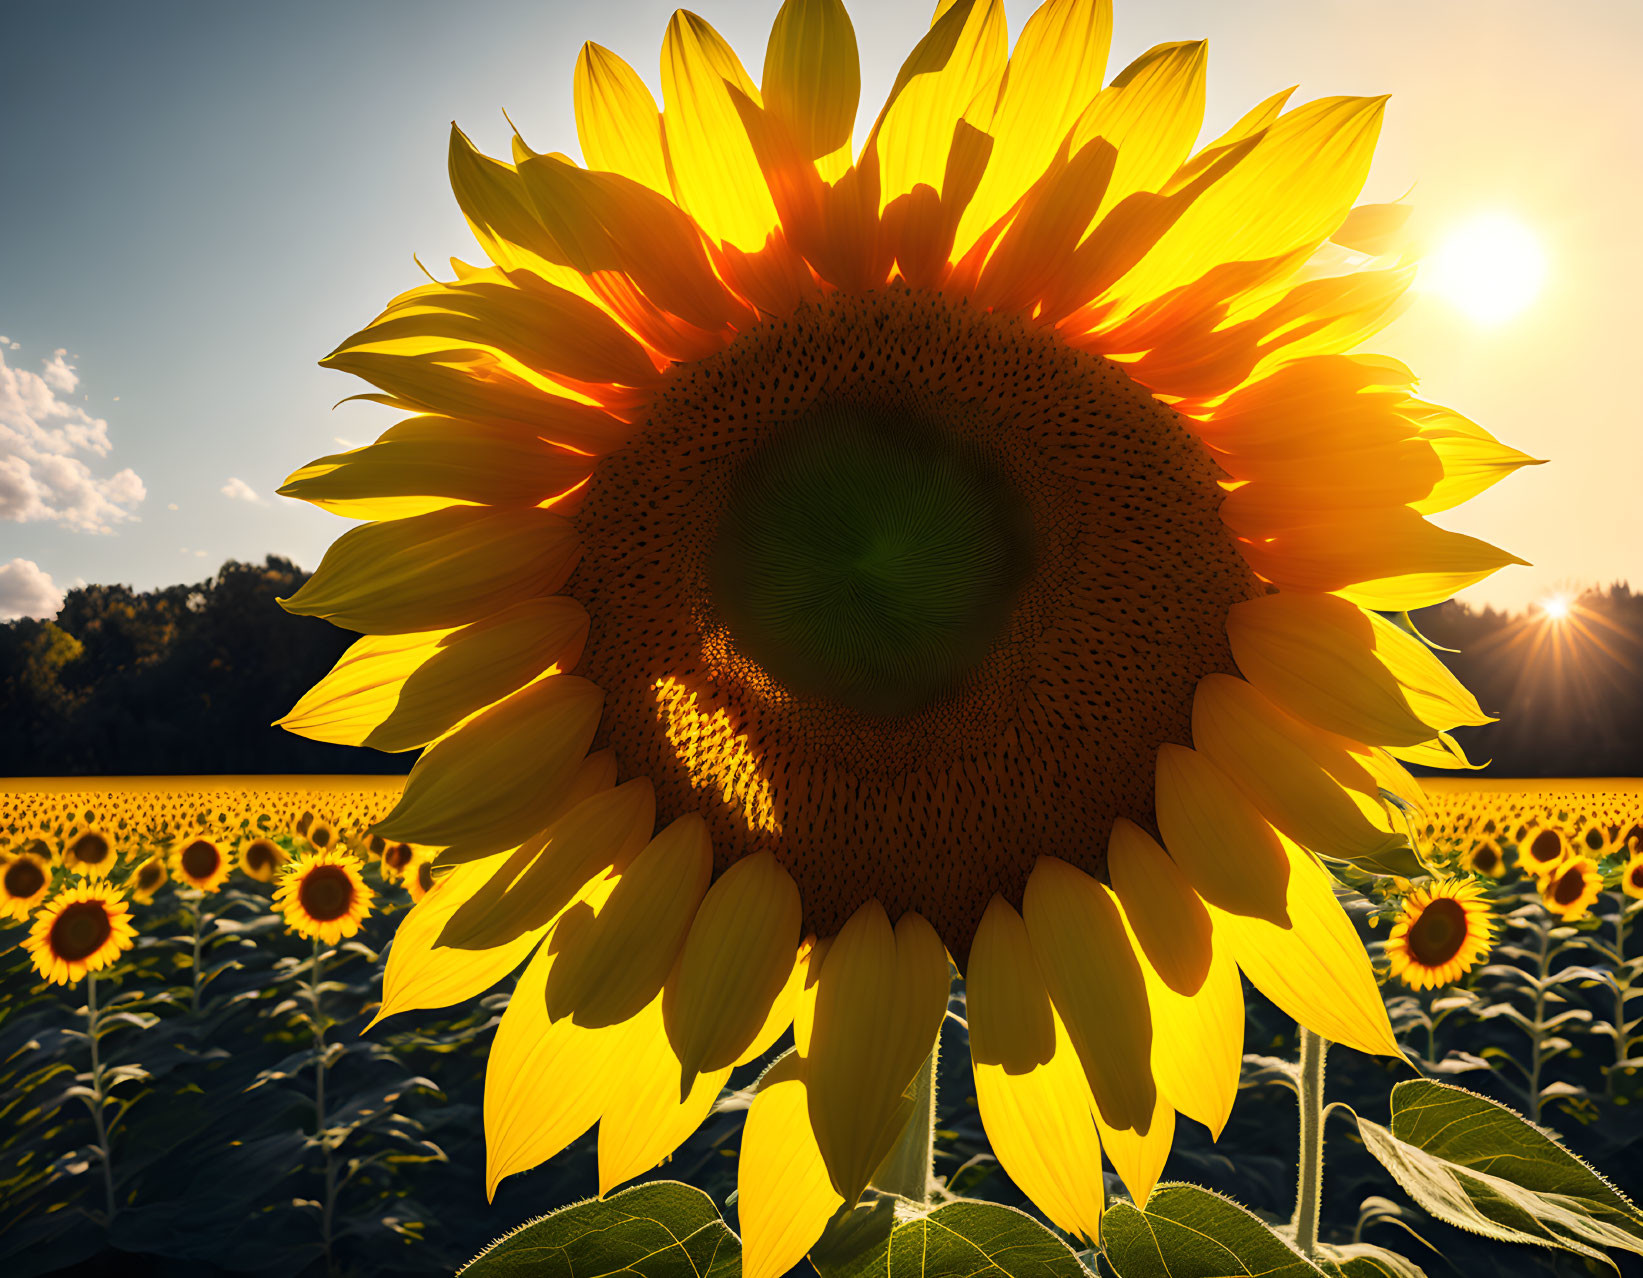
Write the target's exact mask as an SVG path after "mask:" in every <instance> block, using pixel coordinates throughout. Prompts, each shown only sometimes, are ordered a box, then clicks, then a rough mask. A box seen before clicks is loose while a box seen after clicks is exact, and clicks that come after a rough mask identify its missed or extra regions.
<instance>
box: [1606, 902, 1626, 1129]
mask: <svg viewBox="0 0 1643 1278" xmlns="http://www.w3.org/2000/svg"><path fill="white" fill-rule="evenodd" d="M1616 895H1619V894H1618V893H1617V894H1616ZM1625 970H1626V898H1625V897H1624V896H1623V895H1621V896H1620V899H1619V903H1618V905H1617V906H1616V909H1615V916H1614V1026H1615V1036H1614V1066H1613V1067H1612V1068H1611V1069H1610V1070H1609V1071H1608V1077H1607V1078H1605V1079H1604V1080H1603V1094H1604V1095H1605V1096H1606V1097H1608V1098H1609V1099H1610V1100H1613V1099H1614V1080H1615V1075H1616V1074H1618V1073H1620V1068H1621V1066H1622V1065H1624V1064H1625V1062H1626V1059H1627V1057H1628V1055H1629V1053H1628V1052H1627V1050H1626V1049H1627V1042H1626V995H1627V994H1628V993H1629V989H1628V987H1627V986H1626V985H1624V984H1622V982H1623V981H1624V980H1625V978H1624V977H1623V976H1622V975H1621V973H1622V972H1624V971H1625Z"/></svg>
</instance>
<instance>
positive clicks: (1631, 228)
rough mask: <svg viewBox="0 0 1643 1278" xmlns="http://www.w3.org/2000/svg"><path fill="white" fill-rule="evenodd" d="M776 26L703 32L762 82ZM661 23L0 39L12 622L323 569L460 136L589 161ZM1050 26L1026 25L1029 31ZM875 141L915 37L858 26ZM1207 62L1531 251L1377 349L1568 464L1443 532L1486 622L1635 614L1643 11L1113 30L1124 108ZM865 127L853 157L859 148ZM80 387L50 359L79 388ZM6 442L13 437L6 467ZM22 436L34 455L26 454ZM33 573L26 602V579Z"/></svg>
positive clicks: (1217, 109) (1165, 2) (164, 20)
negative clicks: (317, 462)
mask: <svg viewBox="0 0 1643 1278" xmlns="http://www.w3.org/2000/svg"><path fill="white" fill-rule="evenodd" d="M775 9H776V4H775V3H773V2H762V3H704V6H703V8H702V12H703V14H704V16H706V17H707V18H708V19H709V20H710V21H712V22H713V23H714V24H715V25H716V26H718V27H719V29H720V30H721V31H722V32H723V33H724V34H725V35H726V36H727V37H728V38H729V39H730V40H731V42H732V43H733V44H734V45H735V46H736V47H737V48H738V50H739V51H740V52H741V54H742V57H743V60H744V62H746V63H747V64H748V65H749V67H750V68H751V69H752V70H753V71H754V74H755V75H757V73H758V69H759V67H760V65H761V64H762V61H763V49H764V40H765V37H766V35H767V33H768V30H769V24H770V19H771V17H772V16H773V15H774V13H775ZM670 12H671V8H670V6H668V5H665V4H660V3H637V2H635V0H606V2H605V3H602V4H599V5H596V6H594V5H555V4H543V3H530V4H524V3H511V2H510V3H468V4H463V5H453V4H449V3H421V2H417V0H393V2H392V3H387V2H380V3H325V4H321V3H293V2H290V0H282V3H279V4H220V3H163V2H160V0H153V2H151V3H144V4H141V5H131V4H126V3H118V4H112V3H111V4H80V3H72V2H67V0H59V2H48V3H36V4H29V3H15V2H14V3H12V4H9V5H7V6H6V8H5V10H4V12H3V14H0V120H3V121H4V126H3V132H0V137H3V139H4V140H3V142H0V147H3V152H0V162H3V163H0V173H3V174H4V175H5V177H4V181H3V185H0V334H3V335H4V336H5V337H6V339H7V341H6V342H5V343H4V344H0V360H3V362H4V368H3V369H0V443H3V444H4V445H5V449H4V451H0V616H4V615H9V614H15V613H16V612H19V611H28V610H30V609H31V608H32V609H34V610H37V611H39V610H45V611H49V609H48V608H46V605H47V604H49V603H50V601H51V600H52V599H53V597H54V594H55V592H57V591H60V590H62V589H63V588H65V587H67V586H70V585H72V584H73V583H75V582H78V581H124V582H128V583H131V584H133V585H135V586H138V587H149V586H155V585H162V584H167V583H171V582H176V581H190V580H197V579H199V578H202V577H204V576H207V575H209V573H210V572H212V571H213V570H214V569H215V568H216V567H217V565H218V564H220V563H221V562H222V560H223V559H225V558H228V557H230V556H232V557H237V558H242V559H260V558H261V557H262V556H263V555H264V554H266V553H269V552H276V553H280V554H285V555H289V556H290V557H292V558H294V559H295V560H296V561H297V562H299V563H300V564H303V565H305V566H308V567H312V566H313V565H314V564H316V563H317V562H318V560H319V557H320V555H321V554H322V553H323V551H324V548H325V546H326V545H327V544H329V542H330V541H331V540H332V539H333V538H334V537H335V536H336V535H337V534H338V533H339V532H340V531H341V530H342V529H343V528H344V527H345V526H346V525H345V524H343V522H342V521H340V520H337V519H335V518H333V517H331V516H327V515H324V514H321V513H319V512H317V511H314V510H311V509H309V508H307V507H304V506H301V505H300V504H298V503H294V502H288V501H285V500H284V499H281V498H277V497H274V496H273V495H272V493H273V489H274V488H275V487H276V486H277V485H278V484H279V483H280V481H281V480H282V479H283V477H284V476H285V475H286V474H287V473H289V472H290V471H291V470H293V469H295V468H296V467H297V466H299V465H301V464H302V463H303V462H305V461H307V460H308V459H309V458H311V457H313V456H316V455H319V454H322V453H327V452H333V451H337V450H338V449H339V448H340V447H344V446H349V445H352V444H356V443H364V442H367V441H369V440H370V439H372V438H374V437H375V436H376V434H378V433H379V432H380V431H381V430H382V429H383V428H384V427H385V426H387V425H388V424H390V423H391V422H392V421H393V420H395V415H394V414H392V413H389V412H387V411H386V410H383V409H380V408H377V407H375V406H371V405H361V404H349V405H344V406H343V407H341V408H339V409H337V410H335V411H332V409H331V405H332V404H334V403H335V402H336V401H337V400H339V399H341V398H343V397H344V396H345V395H349V394H352V393H354V391H355V390H357V389H362V388H361V387H359V386H357V385H356V384H354V383H353V382H351V380H350V379H348V378H346V377H343V376H341V375H339V374H335V373H328V372H324V371H322V370H321V369H319V368H318V367H316V365H315V361H316V360H317V359H318V358H319V357H320V356H322V355H323V354H325V352H326V351H328V350H330V349H331V347H332V346H334V345H335V344H336V342H337V341H338V340H339V339H340V338H342V337H343V336H345V335H347V334H348V333H349V332H351V331H352V330H353V329H355V328H357V327H359V326H360V325H361V324H363V323H364V322H365V321H366V320H368V319H369V318H370V317H371V316H372V315H373V314H375V312H376V311H377V310H378V309H380V307H381V305H382V303H383V302H385V301H386V300H387V299H388V298H389V297H391V296H393V295H394V294H395V293H397V292H399V291H401V290H402V289H404V288H407V287H411V286H413V285H414V284H415V283H417V282H418V281H419V280H420V278H421V276H420V273H419V272H418V271H417V270H416V267H415V265H414V264H413V262H412V260H411V255H412V254H413V253H416V254H418V255H420V256H421V258H422V260H423V261H424V262H427V263H428V264H429V265H430V266H431V267H436V269H439V268H440V267H442V265H443V263H444V260H445V258H447V257H448V256H450V255H452V254H456V255H458V256H463V257H468V258H472V257H474V256H476V255H477V250H476V249H475V248H474V246H473V243H472V241H471V239H470V237H469V235H468V233H467V230H466V227H465V226H464V225H463V223H462V220H461V217H460V215H459V214H458V212H457V210H456V208H455V205H454V203H453V202H452V200H451V198H450V196H449V192H448V190H447V188H446V185H445V148H446V140H447V133H448V129H449V124H450V121H452V120H453V119H454V120H456V121H458V122H459V123H460V124H461V125H462V126H463V128H464V130H465V131H467V132H468V134H469V136H470V137H472V138H473V139H474V141H475V142H476V143H477V144H478V145H480V146H481V147H482V148H484V149H486V150H488V151H490V152H492V153H493V154H499V155H506V153H507V139H508V134H509V130H508V127H507V124H506V122H505V121H504V120H503V117H502V109H503V108H506V109H507V110H508V112H509V114H510V115H511V116H512V117H513V119H514V121H515V122H516V123H517V124H518V125H519V127H520V129H521V131H522V132H523V133H524V135H525V137H526V138H527V139H528V140H529V141H530V142H531V143H532V145H533V146H535V147H536V148H537V149H538V150H565V151H568V152H570V153H571V154H578V151H577V148H576V140H575V129H574V125H573V122H572V114H571V89H570V85H571V69H572V67H573V65H574V62H575V58H576V53H577V50H578V48H579V47H580V45H581V43H582V42H583V41H584V40H589V39H591V40H596V41H598V42H599V43H601V44H604V45H607V46H609V47H611V48H613V49H615V50H616V51H617V52H618V53H620V54H622V55H623V56H624V57H626V58H627V59H628V60H629V61H630V62H631V63H633V64H634V65H635V67H636V68H637V69H638V70H639V71H640V73H641V74H642V75H643V76H645V78H646V79H647V80H649V81H650V82H651V84H652V87H653V88H654V87H656V85H657V81H658V76H657V51H658V49H659V47H660V43H661V37H662V32H663V30H664V28H665V26H666V23H667V19H668V15H669V13H670ZM1028 12H1029V10H1028V8H1027V7H1025V6H1021V5H1011V6H1009V13H1010V25H1011V29H1012V33H1013V32H1014V31H1015V30H1017V29H1019V27H1020V24H1021V23H1022V21H1024V20H1025V18H1026V16H1027V14H1028ZM853 16H854V18H855V21H856V26H857V31H858V36H859V38H860V42H861V45H862V52H863V62H864V71H863V81H864V90H863V111H864V116H866V117H867V118H870V114H871V111H872V110H874V109H876V107H877V104H878V102H879V101H880V100H881V98H882V95H883V93H884V91H885V90H886V89H887V88H888V85H889V83H890V80H891V79H892V77H893V75H894V72H895V68H896V66H897V65H898V64H899V62H900V59H901V58H902V57H903V56H904V55H905V52H906V51H907V50H908V49H909V48H911V46H912V44H913V42H914V41H915V40H916V39H917V37H918V35H919V34H920V33H921V32H922V31H923V29H924V28H925V26H926V25H927V23H928V20H929V12H928V7H927V6H926V5H925V4H924V3H922V2H921V3H918V4H907V3H901V2H900V0H886V2H884V3H878V4H875V5H872V6H866V5H856V6H855V7H854V11H853ZM1201 36H1207V37H1208V38H1209V40H1210V64H1209V77H1210V79H1209V85H1210V97H1209V109H1208V119H1207V123H1206V127H1207V128H1208V129H1210V130H1212V131H1213V130H1216V129H1218V128H1219V127H1220V126H1223V125H1224V124H1226V123H1229V122H1230V121H1231V120H1232V119H1234V118H1236V117H1237V116H1238V115H1239V114H1241V113H1242V112H1243V110H1244V109H1245V108H1246V107H1248V106H1249V105H1251V104H1253V103H1254V102H1255V101H1256V100H1258V99H1259V98H1261V97H1264V96H1266V94H1268V93H1270V92H1271V91H1273V90H1274V89H1276V88H1280V87H1283V86H1286V85H1289V84H1294V83H1299V84H1300V86H1301V93H1300V97H1315V96H1321V95H1325V94H1332V93H1379V92H1391V93H1392V94H1393V99H1392V103H1391V107H1390V110H1389V115H1388V119H1387V125H1386V129H1385V131H1384V133H1383V139H1382V148H1381V152H1380V155H1379V157H1378V159H1377V165H1376V169H1375V172H1374V174H1373V175H1372V177H1371V179H1370V186H1369V188H1368V190H1367V192H1366V198H1371V199H1393V198H1396V197H1398V196H1400V195H1402V194H1403V193H1404V192H1405V191H1406V190H1408V189H1409V188H1410V187H1411V186H1413V187H1414V188H1415V190H1414V196H1413V200H1414V202H1415V204H1416V206H1417V208H1418V210H1419V212H1418V216H1419V217H1420V218H1421V219H1422V220H1423V222H1425V223H1426V224H1428V225H1429V227H1430V229H1431V230H1432V232H1433V233H1434V234H1441V232H1442V231H1443V229H1444V227H1445V226H1447V225H1451V224H1457V223H1459V222H1463V221H1464V220H1465V219H1466V218H1468V217H1470V216H1472V215H1473V214H1476V213H1479V212H1488V211H1491V210H1495V211H1504V212H1506V213H1508V214H1510V215H1511V216H1513V217H1516V218H1517V219H1519V220H1520V221H1521V222H1522V223H1523V224H1524V225H1526V226H1528V227H1529V228H1531V229H1532V230H1533V231H1534V233H1535V235H1536V237H1537V238H1538V239H1539V240H1540V241H1541V243H1542V244H1543V246H1544V249H1545V252H1546V254H1547V257H1548V258H1549V260H1550V266H1551V271H1550V276H1549V280H1548V284H1547V287H1546V289H1545V291H1544V293H1543V294H1542V296H1541V299H1540V301H1539V302H1538V303H1537V305H1536V306H1535V307H1533V308H1531V310H1530V311H1529V312H1527V313H1525V314H1524V315H1522V316H1520V317H1518V318H1517V319H1515V320H1512V321H1508V322H1506V323H1503V324H1500V325H1497V326H1495V327H1483V326H1479V325H1477V324H1475V323H1474V322H1472V321H1471V320H1470V319H1468V318H1467V317H1466V316H1464V315H1463V314H1462V313H1460V312H1459V311H1457V310H1456V309H1455V308H1454V307H1453V306H1451V305H1450V304H1449V303H1447V302H1445V301H1443V300H1441V299H1440V298H1437V297H1435V296H1431V297H1423V298H1421V299H1420V300H1419V301H1417V303H1416V305H1415V307H1414V308H1413V309H1412V310H1411V312H1410V313H1409V315H1407V316H1406V317H1405V318H1403V319H1401V320H1400V321H1399V322H1398V323H1397V325H1395V326H1394V328H1393V329H1391V330H1389V331H1388V333H1386V334H1385V335H1383V336H1382V337H1381V338H1380V339H1378V340H1377V341H1376V342H1375V343H1374V346H1375V348H1376V349H1380V350H1384V351H1387V352H1389V353H1391V354H1395V355H1398V356H1399V357H1401V358H1404V359H1407V360H1409V361H1410V362H1411V363H1412V364H1413V365H1414V366H1415V367H1416V368H1417V370H1418V371H1419V372H1421V374H1422V376H1423V387H1422V389H1423V392H1424V393H1425V394H1426V395H1427V396H1428V397H1430V398H1433V399H1437V400H1439V401H1440V402H1445V403H1449V404H1451V405H1452V406H1454V407H1456V408H1458V409H1460V410H1461V411H1463V412H1466V413H1468V414H1469V415H1471V416H1473V417H1474V418H1476V419H1477V420H1479V421H1480V422H1482V423H1483V424H1484V425H1486V426H1488V427H1489V428H1490V429H1492V430H1493V431H1494V432H1495V433H1496V434H1497V435H1499V436H1501V437H1502V438H1503V439H1505V440H1506V441H1507V442H1509V443H1512V444H1514V445H1516V446H1518V447H1521V448H1523V449H1525V450H1526V451H1529V452H1532V453H1535V454H1536V455H1538V456H1543V457H1551V458H1552V459H1553V462H1554V465H1550V466H1545V467H1540V468H1537V469H1535V470H1532V471H1526V472H1522V473H1520V474H1519V475H1518V476H1516V477H1514V478H1513V479H1511V480H1509V481H1507V483H1505V484H1503V485H1501V486H1500V488H1498V489H1496V490H1495V491H1494V492H1492V493H1490V494H1488V495H1486V496H1485V497H1484V498H1482V499H1480V500H1478V501H1477V502H1474V503H1472V504H1471V505H1470V506H1468V507H1467V508H1465V509H1464V510H1463V511H1460V512H1455V513H1453V514H1451V515H1449V516H1445V517H1441V518H1440V522H1444V523H1446V524H1447V525H1448V526H1450V527H1454V528H1457V529H1459V530H1461V531H1465V532H1471V533H1474V534H1475V535H1479V536H1484V537H1488V538H1490V539H1491V540H1495V541H1498V542H1500V543H1501V544H1504V545H1506V546H1507V547H1508V548H1510V549H1512V550H1514V551H1516V552H1517V553H1519V554H1521V555H1522V556H1523V557H1525V558H1527V559H1531V560H1533V561H1535V566H1534V567H1533V568H1531V569H1508V570H1507V571H1506V572H1504V573H1502V574H1499V575H1498V576H1497V578H1496V579H1494V580H1493V581H1492V582H1491V583H1486V584H1485V585H1483V586H1481V587H1478V588H1475V589H1474V591H1473V592H1472V596H1473V597H1475V598H1478V599H1481V600H1486V601H1491V602H1496V603H1500V604H1503V605H1509V606H1521V605H1522V604H1524V603H1526V602H1528V601H1530V600H1532V599H1534V598H1537V597H1539V596H1540V595H1542V594H1544V593H1546V592H1547V591H1548V590H1551V589H1554V588H1557V587H1559V586H1564V585H1573V584H1578V583H1581V582H1587V581H1592V582H1598V581H1605V582H1606V581H1608V580H1612V579H1615V578H1623V577H1624V578H1630V579H1631V580H1632V581H1634V582H1636V583H1640V584H1643V502H1639V501H1638V500H1637V498H1636V486H1637V476H1638V475H1640V474H1643V430H1639V429H1638V426H1637V420H1636V419H1637V412H1636V409H1635V407H1634V403H1635V400H1634V397H1633V394H1632V387H1631V382H1630V378H1629V377H1628V375H1627V372H1628V369H1629V368H1630V367H1632V366H1635V363H1636V361H1637V359H1638V358H1639V355H1638V347H1639V345H1640V338H1643V325H1640V324H1639V322H1638V321H1637V319H1636V313H1637V308H1636V299H1637V298H1638V297H1639V296H1643V252H1640V248H1639V242H1638V236H1637V233H1636V210H1637V209H1638V207H1640V205H1643V176H1640V175H1643V129H1639V127H1638V123H1639V121H1643V87H1640V86H1643V77H1638V76H1637V74H1636V71H1635V68H1636V66H1637V65H1638V63H1639V60H1640V59H1643V6H1638V5H1636V4H1635V3H1633V2H1632V0H1612V2H1611V0H1577V2H1575V3H1571V4H1568V5H1564V6H1558V7H1548V6H1545V5H1529V4H1526V3H1511V2H1506V3H1501V2H1499V0H1488V2H1487V3H1484V2H1482V0H1479V2H1473V0H1419V2H1418V3H1417V2H1415V0H1390V2H1388V3H1382V4H1375V5H1365V4H1358V3H1347V2H1344V0H1243V2H1241V3H1239V4H1236V5H1231V4H1225V3H1188V2H1186V0H1179V2H1171V0H1118V2H1117V4H1116V19H1115V33H1114V42H1113V56H1112V59H1111V61H1110V63H1109V75H1110V74H1112V73H1114V72H1116V71H1117V70H1118V69H1119V68H1121V67H1122V66H1123V65H1124V64H1125V63H1126V62H1127V61H1129V60H1130V59H1131V58H1132V57H1134V56H1135V55H1137V54H1138V53H1140V52H1142V51H1143V50H1145V49H1146V48H1147V47H1149V46H1150V45H1152V44H1155V43H1158V42H1160V41H1164V40H1178V39H1187V38H1196V37H1201ZM862 132H864V129H862V130H858V139H859V137H860V136H861V134H862ZM59 352H60V353H59ZM8 430H9V431H10V434H9V435H8V434H7V431H8ZM25 436H26V438H25ZM19 561H21V562H22V563H25V564H27V565H30V566H31V567H27V568H25V567H20V566H19Z"/></svg>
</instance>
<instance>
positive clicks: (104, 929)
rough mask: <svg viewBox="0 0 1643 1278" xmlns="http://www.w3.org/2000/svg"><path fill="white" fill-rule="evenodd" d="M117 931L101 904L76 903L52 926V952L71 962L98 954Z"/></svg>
mask: <svg viewBox="0 0 1643 1278" xmlns="http://www.w3.org/2000/svg"><path fill="white" fill-rule="evenodd" d="M113 931H114V925H113V924H112V923H111V922H110V921H109V917H108V907H107V906H106V905H104V904H103V903H102V902H101V901H75V902H74V903H73V904H72V905H68V906H65V907H64V909H63V912H62V913H61V914H59V915H58V916H57V919H56V921H55V922H54V923H53V924H52V925H51V950H52V953H53V954H55V955H57V957H59V958H62V959H67V960H68V961H69V962H70V963H77V962H79V961H80V960H82V959H85V958H89V957H90V956H91V955H93V954H95V953H96V952H97V950H98V947H99V946H101V945H102V944H103V942H104V941H106V940H108V938H109V936H110V935H111V934H112V933H113Z"/></svg>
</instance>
